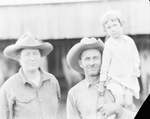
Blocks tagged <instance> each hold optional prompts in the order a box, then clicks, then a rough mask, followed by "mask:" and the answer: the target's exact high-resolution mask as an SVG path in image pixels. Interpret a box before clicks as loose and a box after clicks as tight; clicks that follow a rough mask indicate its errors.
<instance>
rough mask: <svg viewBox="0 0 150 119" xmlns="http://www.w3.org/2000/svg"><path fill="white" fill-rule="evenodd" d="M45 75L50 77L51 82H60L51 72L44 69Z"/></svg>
mask: <svg viewBox="0 0 150 119" xmlns="http://www.w3.org/2000/svg"><path fill="white" fill-rule="evenodd" d="M43 75H44V77H45V78H47V79H49V80H50V81H51V82H58V80H57V78H56V77H55V76H54V75H53V74H51V73H49V72H46V71H43Z"/></svg>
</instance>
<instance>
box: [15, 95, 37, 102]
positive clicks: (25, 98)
mask: <svg viewBox="0 0 150 119" xmlns="http://www.w3.org/2000/svg"><path fill="white" fill-rule="evenodd" d="M34 99H35V97H34V96H22V97H21V96H18V97H16V102H19V103H30V102H32V101H33V100H34Z"/></svg>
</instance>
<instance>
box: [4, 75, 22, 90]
mask: <svg viewBox="0 0 150 119" xmlns="http://www.w3.org/2000/svg"><path fill="white" fill-rule="evenodd" d="M20 83H22V81H21V78H20V76H19V73H16V74H14V75H12V76H11V77H10V78H8V79H7V80H6V81H5V82H4V84H3V85H2V88H4V89H5V90H11V88H12V87H17V86H18V85H19V84H20Z"/></svg>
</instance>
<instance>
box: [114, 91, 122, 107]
mask: <svg viewBox="0 0 150 119" xmlns="http://www.w3.org/2000/svg"><path fill="white" fill-rule="evenodd" d="M113 95H114V97H115V103H117V104H119V105H121V106H124V103H125V99H124V95H123V94H117V93H114V94H113Z"/></svg>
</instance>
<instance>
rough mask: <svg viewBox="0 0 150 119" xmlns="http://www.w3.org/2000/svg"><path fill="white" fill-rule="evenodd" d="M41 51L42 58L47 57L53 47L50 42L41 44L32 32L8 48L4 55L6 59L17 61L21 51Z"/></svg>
mask: <svg viewBox="0 0 150 119" xmlns="http://www.w3.org/2000/svg"><path fill="white" fill-rule="evenodd" d="M27 48H29V49H39V50H40V52H41V56H42V57H43V56H47V55H48V54H49V53H50V52H51V51H52V50H53V46H52V45H51V44H50V43H48V42H43V43H42V42H41V41H39V40H37V39H36V38H34V37H33V35H32V34H31V33H30V32H26V33H25V34H23V35H22V36H21V37H20V38H19V39H18V40H17V41H16V43H15V44H12V45H9V46H7V47H6V48H5V49H4V51H3V53H4V55H5V56H6V57H8V58H11V59H14V60H17V55H18V52H17V51H19V50H20V49H27Z"/></svg>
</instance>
